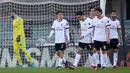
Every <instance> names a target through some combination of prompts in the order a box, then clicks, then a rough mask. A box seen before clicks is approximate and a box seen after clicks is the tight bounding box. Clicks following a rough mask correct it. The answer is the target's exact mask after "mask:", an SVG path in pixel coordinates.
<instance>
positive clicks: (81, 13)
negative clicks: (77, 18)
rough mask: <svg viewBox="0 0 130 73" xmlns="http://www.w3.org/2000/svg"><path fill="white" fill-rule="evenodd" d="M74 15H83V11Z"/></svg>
mask: <svg viewBox="0 0 130 73" xmlns="http://www.w3.org/2000/svg"><path fill="white" fill-rule="evenodd" d="M76 15H81V16H82V15H84V12H83V11H78V12H76Z"/></svg>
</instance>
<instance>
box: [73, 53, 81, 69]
mask: <svg viewBox="0 0 130 73" xmlns="http://www.w3.org/2000/svg"><path fill="white" fill-rule="evenodd" d="M80 58H81V55H80V54H76V56H75V59H74V66H75V67H77V65H78V63H79V60H80Z"/></svg>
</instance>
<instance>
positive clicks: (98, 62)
mask: <svg viewBox="0 0 130 73" xmlns="http://www.w3.org/2000/svg"><path fill="white" fill-rule="evenodd" d="M95 54H96V57H97V59H96V60H97V64H100V60H99V54H98V53H95Z"/></svg>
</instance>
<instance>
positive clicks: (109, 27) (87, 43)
mask: <svg viewBox="0 0 130 73" xmlns="http://www.w3.org/2000/svg"><path fill="white" fill-rule="evenodd" d="M56 14H57V19H56V20H54V22H53V25H52V30H51V32H50V35H49V36H48V40H50V38H51V36H52V35H53V34H54V33H55V49H56V52H57V56H58V57H59V59H58V66H57V69H61V64H62V63H64V64H65V67H69V68H70V69H77V66H78V63H79V61H80V58H81V55H82V51H83V50H84V49H85V48H87V49H88V52H89V57H91V59H90V63H91V68H92V69H94V70H97V69H98V66H99V65H100V64H101V66H102V68H103V69H106V67H107V62H108V61H107V60H108V59H107V58H108V57H107V51H108V50H111V49H114V55H113V68H118V66H117V60H118V43H119V42H120V43H121V44H122V36H121V26H120V22H119V20H117V18H116V11H115V10H113V11H112V12H111V17H110V18H108V17H106V16H104V15H103V14H102V9H101V8H96V9H95V8H94V7H90V8H89V16H88V17H86V16H85V14H84V12H82V11H78V12H77V13H76V17H77V19H78V20H79V21H80V26H81V27H80V29H81V35H80V37H79V44H78V48H77V51H76V52H77V53H76V55H75V59H74V63H73V64H72V65H70V66H68V65H67V63H68V61H67V60H66V59H65V58H64V56H63V54H64V50H65V48H66V43H70V34H69V28H70V26H69V23H68V22H67V20H65V19H63V12H62V11H58V12H57V13H56ZM11 16H12V19H13V48H14V53H15V55H16V58H17V60H18V67H22V66H23V64H22V61H21V58H20V54H19V49H22V51H23V52H24V53H25V55H26V56H27V58H28V60H29V61H30V63H31V66H32V67H35V64H34V62H33V61H32V57H31V56H30V54H29V53H28V52H27V50H26V43H25V33H24V20H23V19H22V18H21V17H19V16H18V15H17V12H12V13H11ZM118 36H119V37H118ZM118 39H120V41H119V40H118ZM100 50H102V54H100V53H101V52H100ZM99 57H100V58H101V61H100V60H99Z"/></svg>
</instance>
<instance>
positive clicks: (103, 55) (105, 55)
mask: <svg viewBox="0 0 130 73" xmlns="http://www.w3.org/2000/svg"><path fill="white" fill-rule="evenodd" d="M107 58H108V57H107V53H106V51H103V54H102V67H103V68H106V67H107V63H108V61H107V60H108V59H107Z"/></svg>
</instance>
